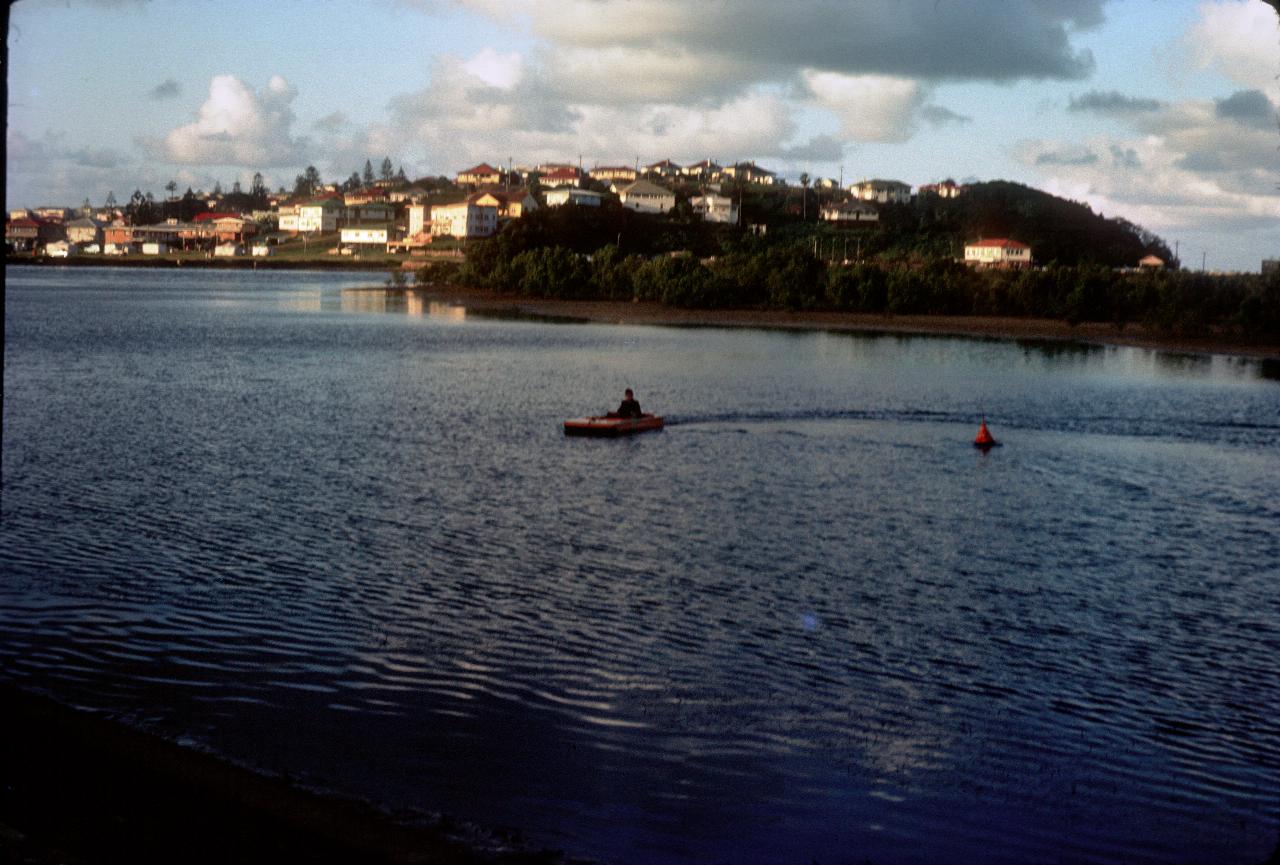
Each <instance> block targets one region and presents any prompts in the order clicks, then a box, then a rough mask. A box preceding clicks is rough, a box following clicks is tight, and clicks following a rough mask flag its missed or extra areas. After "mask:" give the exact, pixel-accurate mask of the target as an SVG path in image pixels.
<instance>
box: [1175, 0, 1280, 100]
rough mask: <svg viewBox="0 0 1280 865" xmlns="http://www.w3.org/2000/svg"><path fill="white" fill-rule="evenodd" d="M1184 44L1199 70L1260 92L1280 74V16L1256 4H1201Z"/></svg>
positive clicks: (1219, 0) (1235, 0)
mask: <svg viewBox="0 0 1280 865" xmlns="http://www.w3.org/2000/svg"><path fill="white" fill-rule="evenodd" d="M1199 13H1200V17H1199V19H1198V20H1197V21H1196V23H1195V25H1194V26H1192V28H1191V29H1190V31H1188V33H1187V35H1186V37H1185V39H1184V40H1183V44H1184V47H1185V49H1186V50H1187V52H1188V53H1189V54H1190V56H1191V59H1192V62H1193V63H1194V64H1195V65H1196V66H1197V67H1199V68H1200V69H1214V70H1217V71H1218V72H1221V73H1222V74H1223V75H1225V76H1227V77H1228V78H1230V79H1231V80H1232V81H1235V82H1236V83H1237V84H1241V85H1243V86H1245V87H1250V88H1254V89H1258V90H1266V89H1267V88H1269V87H1273V86H1274V85H1275V76H1276V74H1277V72H1280V16H1277V14H1276V10H1275V9H1268V8H1267V7H1266V6H1264V5H1263V4H1262V3H1259V2H1256V0H1216V2H1211V3H1201V4H1200V8H1199Z"/></svg>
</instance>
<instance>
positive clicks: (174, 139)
mask: <svg viewBox="0 0 1280 865" xmlns="http://www.w3.org/2000/svg"><path fill="white" fill-rule="evenodd" d="M296 96H297V91H296V90H294V88H293V87H292V86H291V85H290V84H289V83H288V82H287V81H285V79H283V78H281V77H280V76H278V75H277V76H274V77H273V78H272V79H271V80H270V81H269V82H267V86H266V87H265V88H263V89H262V90H261V91H257V92H255V91H254V90H253V89H252V88H251V87H249V86H248V85H246V84H245V83H244V82H242V81H241V80H240V79H238V78H236V77H235V76H234V75H217V76H215V77H214V78H213V80H212V81H211V82H210V84H209V98H208V99H206V100H205V103H204V104H203V105H202V106H200V111H199V115H198V117H197V119H196V120H195V122H193V123H189V124H187V125H186V126H180V127H178V128H177V129H174V130H172V131H171V132H169V134H168V135H166V136H165V138H164V140H163V142H161V143H160V145H159V148H158V149H159V151H160V153H161V154H162V155H163V157H164V158H165V159H168V160H169V161H170V162H176V163H180V164H183V163H185V164H193V165H196V164H204V165H239V166H280V165H297V164H300V163H302V162H304V161H305V158H304V156H303V146H304V142H303V141H302V140H301V139H295V138H294V137H293V136H292V133H291V127H292V126H293V122H294V115H293V110H292V109H291V108H290V103H292V102H293V100H294V98H295V97H296Z"/></svg>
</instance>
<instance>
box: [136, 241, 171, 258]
mask: <svg viewBox="0 0 1280 865" xmlns="http://www.w3.org/2000/svg"><path fill="white" fill-rule="evenodd" d="M168 252H169V244H167V243H164V242H163V241H159V240H148V241H147V242H146V243H144V244H142V254H143V255H166V254H168Z"/></svg>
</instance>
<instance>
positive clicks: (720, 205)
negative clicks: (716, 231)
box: [689, 193, 738, 225]
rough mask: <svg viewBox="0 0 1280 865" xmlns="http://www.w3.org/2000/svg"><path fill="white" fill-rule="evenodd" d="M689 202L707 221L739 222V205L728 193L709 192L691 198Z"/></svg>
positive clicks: (730, 223) (728, 223) (695, 211)
mask: <svg viewBox="0 0 1280 865" xmlns="http://www.w3.org/2000/svg"><path fill="white" fill-rule="evenodd" d="M689 204H690V205H692V206H693V212H694V213H696V214H698V215H699V216H701V217H702V218H703V219H704V220H705V221H707V222H723V223H725V224H727V225H737V224H738V205H736V204H734V203H733V199H732V198H730V197H729V196H727V195H716V194H714V193H707V194H705V195H699V196H695V197H694V198H691V199H689Z"/></svg>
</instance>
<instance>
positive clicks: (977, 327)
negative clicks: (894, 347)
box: [411, 287, 1280, 358]
mask: <svg viewBox="0 0 1280 865" xmlns="http://www.w3.org/2000/svg"><path fill="white" fill-rule="evenodd" d="M411 290H412V289H411ZM425 295H426V297H427V298H428V299H430V300H433V301H437V302H443V303H451V304H457V305H461V306H465V307H466V308H467V309H469V310H472V311H474V312H477V313H482V314H494V315H503V314H507V315H522V316H539V317H547V318H557V319H577V320H580V321H591V322H609V323H616V324H651V325H670V326H681V327H755V328H782V329H789V330H826V331H835V332H845V333H897V334H936V335H951V336H972V337H981V338H987V339H1012V340H1051V341H1063V342H1078V343H1086V344H1094V345H1119V346H1134V347H1138V348H1148V349H1159V350H1163V351H1172V352H1182V353H1193V354H1230V355H1238V356H1242V357H1258V358H1280V345H1265V344H1256V343H1249V342H1245V341H1242V340H1240V339H1236V338H1233V337H1218V336H1214V337H1205V338H1190V337H1168V336H1164V335H1160V334H1152V333H1148V332H1147V331H1146V330H1144V329H1143V328H1142V326H1141V325H1136V324H1130V325H1127V326H1126V327H1125V328H1124V329H1123V330H1118V329H1117V328H1116V327H1115V325H1112V324H1105V323H1084V324H1079V325H1076V326H1074V327H1073V326H1071V325H1069V324H1067V323H1066V322H1063V321H1059V320H1056V319H1041V318H1000V317H980V316H937V315H871V314H866V313H852V312H823V311H807V312H788V311H786V310H756V309H709V310H708V309H679V308H676V307H670V306H664V305H662V304H660V303H625V302H621V301H594V300H591V301H588V300H544V299H533V298H527V297H521V296H520V295H517V294H507V293H499V292H492V291H484V290H480V289H468V288H453V287H450V288H428V289H426V290H425Z"/></svg>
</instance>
